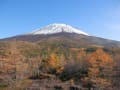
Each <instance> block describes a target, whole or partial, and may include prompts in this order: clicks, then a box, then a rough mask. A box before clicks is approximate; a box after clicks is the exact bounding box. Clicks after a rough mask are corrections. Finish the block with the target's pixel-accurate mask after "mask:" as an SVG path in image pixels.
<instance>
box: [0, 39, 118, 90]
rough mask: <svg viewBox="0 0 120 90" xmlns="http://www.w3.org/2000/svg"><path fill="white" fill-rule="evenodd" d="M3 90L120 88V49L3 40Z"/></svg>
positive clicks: (0, 54) (0, 86) (0, 49)
mask: <svg viewBox="0 0 120 90" xmlns="http://www.w3.org/2000/svg"><path fill="white" fill-rule="evenodd" d="M0 90H120V48H117V47H103V46H98V45H92V46H87V47H83V46H82V47H80V46H78V45H76V44H69V43H68V42H37V43H32V42H25V41H1V42H0Z"/></svg>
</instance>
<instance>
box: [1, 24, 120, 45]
mask: <svg viewBox="0 0 120 90" xmlns="http://www.w3.org/2000/svg"><path fill="white" fill-rule="evenodd" d="M4 40H7V41H11V40H17V41H28V42H37V43H39V42H48V43H49V42H50V43H51V42H59V41H62V42H64V43H65V44H66V43H67V45H68V46H69V47H73V46H77V47H88V46H95V45H97V46H104V47H120V42H118V41H114V40H108V39H104V38H99V37H95V36H90V35H88V34H87V33H85V32H82V31H81V30H78V29H76V28H73V27H71V26H69V25H65V24H50V25H48V26H46V27H43V28H41V29H38V30H37V31H34V32H31V33H28V34H25V35H18V36H14V37H10V38H5V39H3V41H4Z"/></svg>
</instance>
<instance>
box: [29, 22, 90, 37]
mask: <svg viewBox="0 0 120 90" xmlns="http://www.w3.org/2000/svg"><path fill="white" fill-rule="evenodd" d="M60 32H67V33H76V34H83V35H88V34H87V33H85V32H83V31H81V30H79V29H76V28H73V27H72V26H70V25H67V24H57V23H54V24H50V25H48V26H46V27H43V28H39V29H37V30H35V31H33V32H31V33H30V34H33V35H38V34H55V33H60Z"/></svg>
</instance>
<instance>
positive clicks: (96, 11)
mask: <svg viewBox="0 0 120 90" xmlns="http://www.w3.org/2000/svg"><path fill="white" fill-rule="evenodd" d="M51 23H65V24H69V25H72V26H74V27H77V28H80V29H82V30H83V31H84V32H87V33H89V34H90V35H95V36H99V37H103V38H108V39H113V40H119V41H120V0H0V38H5V37H10V36H14V35H18V34H24V33H27V32H31V31H33V30H34V29H36V28H39V27H43V26H46V25H48V24H51Z"/></svg>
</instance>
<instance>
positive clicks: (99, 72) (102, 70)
mask: <svg viewBox="0 0 120 90" xmlns="http://www.w3.org/2000/svg"><path fill="white" fill-rule="evenodd" d="M88 63H89V71H88V78H89V80H90V81H91V82H92V83H93V84H94V86H95V87H99V88H101V87H102V88H105V87H109V86H111V85H112V84H111V81H110V78H111V77H112V72H113V68H114V66H115V63H114V61H113V60H112V57H111V56H110V55H109V54H107V53H105V52H104V51H103V50H102V49H101V48H100V49H97V50H96V52H94V53H92V54H91V55H90V56H89V58H88ZM103 83H105V84H103Z"/></svg>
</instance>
